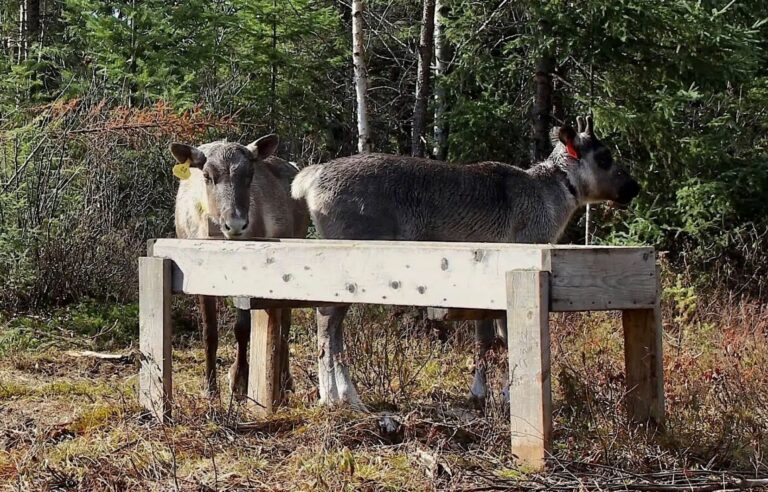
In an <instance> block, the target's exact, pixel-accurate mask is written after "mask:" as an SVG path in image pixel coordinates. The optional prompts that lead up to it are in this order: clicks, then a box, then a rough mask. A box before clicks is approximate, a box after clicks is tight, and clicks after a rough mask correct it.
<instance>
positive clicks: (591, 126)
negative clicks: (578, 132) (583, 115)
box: [584, 114, 595, 137]
mask: <svg viewBox="0 0 768 492" xmlns="http://www.w3.org/2000/svg"><path fill="white" fill-rule="evenodd" d="M584 131H585V132H586V134H587V135H589V136H591V137H594V136H595V123H594V121H593V120H592V115H591V114H588V115H587V126H586V128H584Z"/></svg>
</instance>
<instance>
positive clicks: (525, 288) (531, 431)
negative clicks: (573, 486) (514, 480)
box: [506, 271, 552, 469]
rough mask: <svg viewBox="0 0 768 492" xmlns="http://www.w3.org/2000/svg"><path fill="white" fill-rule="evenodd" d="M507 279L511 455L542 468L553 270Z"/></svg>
mask: <svg viewBox="0 0 768 492" xmlns="http://www.w3.org/2000/svg"><path fill="white" fill-rule="evenodd" d="M506 282H507V294H508V304H507V331H508V345H507V346H508V352H509V402H510V420H511V425H512V453H513V454H515V455H516V456H517V457H518V460H519V461H520V462H522V463H524V464H526V465H527V466H529V467H531V468H534V469H541V468H543V467H544V465H545V463H546V458H547V455H548V454H549V452H550V451H551V446H552V394H551V381H550V358H549V350H550V347H549V273H548V272H530V271H511V272H508V273H507V275H506Z"/></svg>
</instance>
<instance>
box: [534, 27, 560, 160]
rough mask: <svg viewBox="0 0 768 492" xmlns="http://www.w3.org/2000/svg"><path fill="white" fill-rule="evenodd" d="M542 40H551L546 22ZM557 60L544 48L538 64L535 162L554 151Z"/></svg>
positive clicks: (535, 100)
mask: <svg viewBox="0 0 768 492" xmlns="http://www.w3.org/2000/svg"><path fill="white" fill-rule="evenodd" d="M540 32H541V38H542V39H543V41H544V43H546V42H548V41H549V40H550V39H551V35H550V29H549V26H548V25H547V22H546V21H545V20H542V21H541V22H540ZM554 68H555V60H554V57H553V56H552V53H551V50H550V48H549V47H546V46H545V47H544V48H543V50H542V53H541V55H540V57H539V60H538V62H537V63H536V75H535V77H534V78H535V83H536V90H535V96H534V99H533V160H534V161H541V160H544V159H546V158H547V156H548V155H549V153H550V152H551V150H552V147H551V144H550V141H549V130H550V128H551V126H552V123H551V121H552V118H551V115H552V89H553V87H552V72H553V71H554Z"/></svg>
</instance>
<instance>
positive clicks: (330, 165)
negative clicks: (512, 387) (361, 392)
mask: <svg viewBox="0 0 768 492" xmlns="http://www.w3.org/2000/svg"><path fill="white" fill-rule="evenodd" d="M578 123H579V125H578V130H574V129H573V128H572V127H569V126H565V127H561V128H558V129H555V130H554V131H553V135H555V136H556V138H553V143H555V144H556V145H555V149H554V150H553V152H552V154H551V155H550V157H549V158H548V159H547V160H545V161H543V162H540V163H538V164H536V165H534V166H533V167H531V168H530V169H528V170H525V171H524V170H522V169H520V168H517V167H515V166H512V165H509V164H504V163H501V162H481V163H477V164H471V165H454V164H447V163H443V162H437V161H431V160H427V159H419V158H414V157H401V156H394V155H386V154H363V155H355V156H351V157H344V158H340V159H335V160H332V161H330V162H327V163H325V164H322V165H314V166H309V167H307V168H305V169H304V170H302V171H301V172H300V173H299V175H298V176H297V177H296V179H295V180H294V182H293V186H292V189H291V192H292V195H293V197H294V198H295V199H301V198H304V199H306V201H307V205H308V206H309V210H310V213H311V215H312V218H313V220H314V223H315V225H316V227H317V230H318V233H319V234H320V236H321V237H323V238H328V239H370V240H374V239H378V240H402V241H474V242H509V243H552V242H555V241H556V240H557V239H558V238H559V237H560V235H561V234H562V232H563V229H564V228H565V226H566V224H567V223H568V221H569V220H570V218H571V216H572V215H573V213H574V212H575V211H576V210H577V209H578V208H579V207H581V206H583V205H585V204H587V203H597V202H603V201H610V202H615V203H616V204H619V205H622V206H625V205H627V204H629V203H630V202H631V201H632V199H633V198H634V197H635V196H636V195H637V194H638V193H639V191H640V187H639V185H638V183H637V182H636V181H635V180H634V179H633V178H632V176H630V175H629V173H628V172H627V171H626V169H624V168H623V167H622V166H620V165H618V164H616V163H614V161H613V158H612V156H611V152H610V150H609V149H608V148H607V147H606V146H605V145H603V144H602V143H601V142H600V140H598V139H597V138H596V137H595V134H594V131H593V125H592V119H591V118H588V119H587V121H586V124H585V122H584V120H583V119H582V118H579V119H578ZM348 308H349V306H337V307H325V308H319V309H318V312H317V332H318V346H319V361H318V362H319V367H318V377H319V382H320V401H321V403H346V404H348V405H350V406H352V407H357V408H360V409H364V408H365V407H364V405H363V404H362V402H361V401H360V398H359V396H358V394H357V391H356V389H355V387H354V385H353V384H352V382H351V380H350V378H349V372H348V369H347V367H346V366H345V364H344V360H345V359H344V354H343V350H344V347H343V335H342V322H343V319H344V316H345V314H346V312H347V310H348ZM476 339H477V349H478V354H477V357H478V364H477V366H478V370H477V371H475V381H474V383H473V385H472V393H473V394H474V395H476V396H484V395H485V394H486V393H487V388H486V383H485V369H484V368H485V363H484V358H485V352H486V351H487V350H488V348H489V345H490V342H491V341H492V340H493V324H492V323H481V324H479V325H478V326H477V330H476Z"/></svg>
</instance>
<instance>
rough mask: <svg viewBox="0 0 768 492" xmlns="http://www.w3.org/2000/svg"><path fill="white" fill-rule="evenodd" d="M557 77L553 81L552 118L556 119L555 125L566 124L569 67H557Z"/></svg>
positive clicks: (562, 65) (563, 65)
mask: <svg viewBox="0 0 768 492" xmlns="http://www.w3.org/2000/svg"><path fill="white" fill-rule="evenodd" d="M555 75H556V77H555V78H554V80H553V81H552V116H553V117H554V123H553V125H563V124H565V113H566V111H565V101H566V93H565V89H566V85H565V80H567V79H566V77H567V75H568V67H567V66H565V64H564V63H563V64H561V65H558V66H557V67H555Z"/></svg>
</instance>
